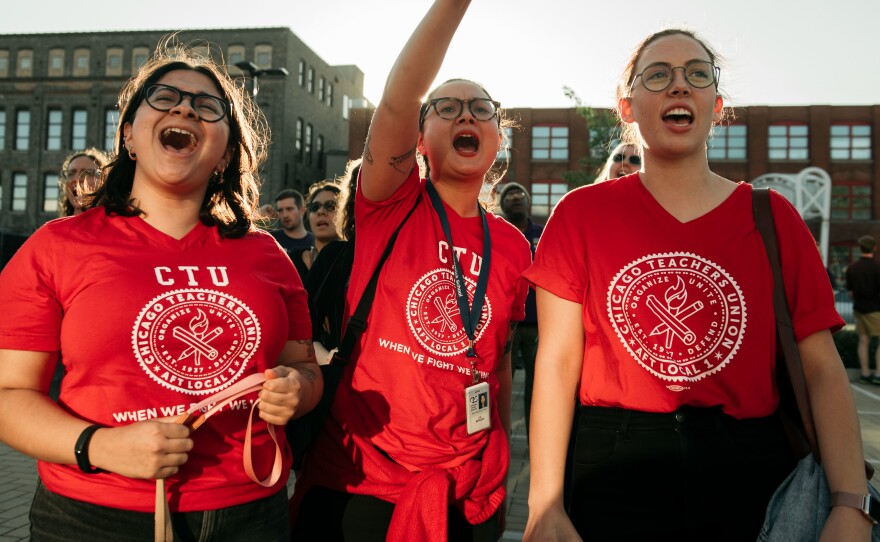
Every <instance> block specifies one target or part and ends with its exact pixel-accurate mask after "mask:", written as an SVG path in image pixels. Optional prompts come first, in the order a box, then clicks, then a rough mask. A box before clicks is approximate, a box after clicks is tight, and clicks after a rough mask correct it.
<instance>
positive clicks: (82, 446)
mask: <svg viewBox="0 0 880 542" xmlns="http://www.w3.org/2000/svg"><path fill="white" fill-rule="evenodd" d="M103 428H104V426H103V425H97V424H96V425H90V426H88V427H86V428H85V429H83V432H82V433H80V435H79V438H78V439H76V446H74V448H73V453H74V455H75V456H76V464H77V466H79V470H81V471H83V472H84V473H86V474H97V473H99V472H104V471H103V470H101V469H97V468H95V467H93V466H92V463H91V461H89V442H90V441H91V440H92V435H94V434H95V431H97V430H98V429H103ZM878 510H880V508H878Z"/></svg>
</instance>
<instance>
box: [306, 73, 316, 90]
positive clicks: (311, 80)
mask: <svg viewBox="0 0 880 542" xmlns="http://www.w3.org/2000/svg"><path fill="white" fill-rule="evenodd" d="M306 91H308V93H309V94H314V93H315V68H309V75H308V77H307V78H306Z"/></svg>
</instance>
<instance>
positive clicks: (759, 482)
mask: <svg viewBox="0 0 880 542" xmlns="http://www.w3.org/2000/svg"><path fill="white" fill-rule="evenodd" d="M575 438H576V441H575V443H574V460H573V466H572V480H571V486H572V489H571V491H572V495H571V506H570V510H569V515H570V517H571V518H572V522H573V523H574V526H575V528H576V529H577V530H578V532H579V533H580V535H581V536H582V537H583V538H584V540H590V541H606V540H638V541H645V540H676V541H688V540H693V541H698V540H699V541H706V540H712V541H726V540H730V541H743V540H749V541H751V540H755V539H756V538H757V536H758V533H759V532H760V529H761V524H762V523H763V520H764V512H765V510H766V508H767V502H768V501H769V500H770V496H771V495H772V494H773V491H775V489H776V487H777V486H778V485H779V484H780V483H782V480H783V479H785V477H786V476H787V475H788V473H789V472H790V471H791V468H792V466H793V463H792V461H791V459H790V457H789V453H788V449H787V445H786V442H785V438H784V436H783V433H782V429H781V427H780V424H779V418H778V416H775V415H774V416H769V417H767V418H758V419H747V420H736V419H734V418H731V417H729V416H726V415H724V414H723V413H722V412H721V410H720V408H709V409H701V408H690V407H684V408H682V409H679V410H678V411H676V412H674V413H671V414H656V413H649V412H639V411H632V410H624V409H614V408H601V407H583V406H582V407H580V409H579V412H578V426H577V431H576V434H575Z"/></svg>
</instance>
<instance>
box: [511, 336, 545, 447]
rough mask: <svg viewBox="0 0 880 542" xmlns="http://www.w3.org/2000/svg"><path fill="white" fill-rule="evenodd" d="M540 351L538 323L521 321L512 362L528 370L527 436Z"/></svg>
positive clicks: (526, 386)
mask: <svg viewBox="0 0 880 542" xmlns="http://www.w3.org/2000/svg"><path fill="white" fill-rule="evenodd" d="M537 353H538V324H525V323H520V324H519V325H518V326H517V327H516V333H514V335H513V344H512V345H511V351H510V357H511V360H510V363H511V365H512V366H513V370H514V371H515V370H516V369H517V368H518V367H523V368H524V369H525V371H526V384H525V392H524V394H523V412H524V413H525V419H526V438H528V436H529V416H530V415H531V413H532V384H533V383H534V382H535V355H536V354H537Z"/></svg>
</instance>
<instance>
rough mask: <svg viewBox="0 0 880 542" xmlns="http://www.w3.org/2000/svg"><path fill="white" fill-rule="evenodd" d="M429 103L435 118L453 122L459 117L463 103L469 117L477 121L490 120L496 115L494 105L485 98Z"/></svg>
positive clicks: (451, 99)
mask: <svg viewBox="0 0 880 542" xmlns="http://www.w3.org/2000/svg"><path fill="white" fill-rule="evenodd" d="M431 103H432V104H434V111H436V112H437V116H439V117H440V118H441V119H446V120H455V119H457V118H458V117H460V116H461V113H462V111H463V110H464V104H465V103H467V105H468V110H470V112H471V115H473V116H474V118H475V119H477V120H490V119H492V118H494V117H495V115H496V114H497V113H498V108H497V107H496V105H495V103H494V102H492V100H487V99H485V98H472V99H470V100H461V99H459V98H437V99H435V100H431Z"/></svg>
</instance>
